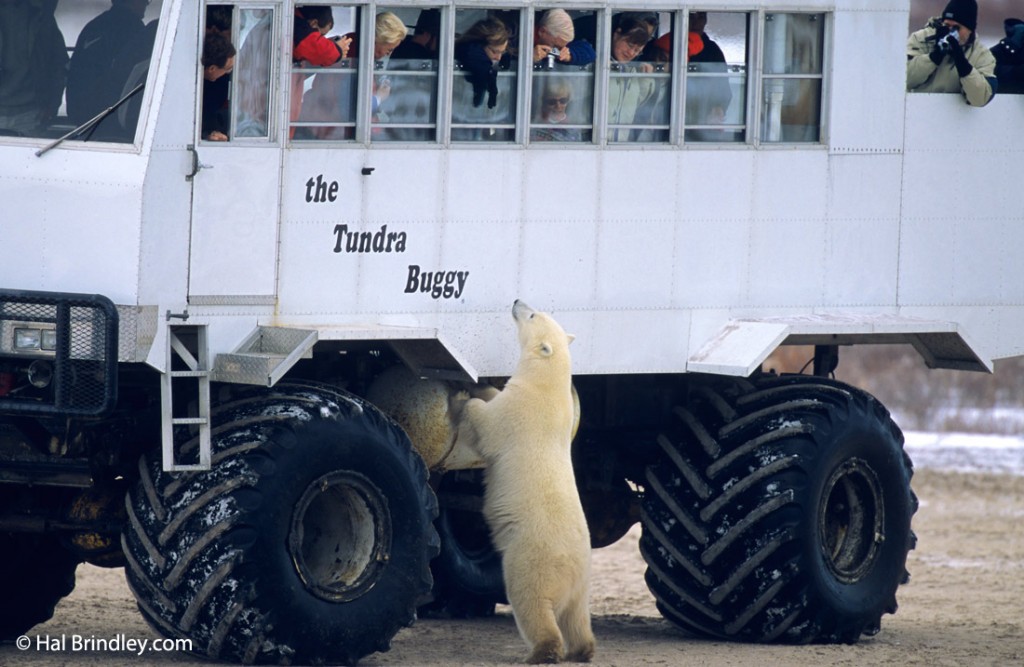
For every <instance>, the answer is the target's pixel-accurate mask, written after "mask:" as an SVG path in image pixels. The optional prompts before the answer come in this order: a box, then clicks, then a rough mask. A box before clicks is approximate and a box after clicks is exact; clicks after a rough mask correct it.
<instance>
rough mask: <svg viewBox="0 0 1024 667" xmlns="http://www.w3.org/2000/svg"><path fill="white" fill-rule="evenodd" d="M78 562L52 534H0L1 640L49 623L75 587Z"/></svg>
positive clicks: (12, 637)
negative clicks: (62, 600)
mask: <svg viewBox="0 0 1024 667" xmlns="http://www.w3.org/2000/svg"><path fill="white" fill-rule="evenodd" d="M78 563H79V560H78V558H76V557H75V556H74V555H73V554H72V553H71V552H70V551H68V550H67V549H66V548H64V546H63V545H61V543H60V541H59V540H58V539H57V538H56V537H54V536H52V535H39V534H25V533H0V600H4V603H3V604H0V640H9V639H14V638H16V637H19V636H21V635H23V634H25V633H26V632H27V631H28V630H29V629H30V628H32V627H33V626H35V625H38V624H40V623H44V622H46V621H48V620H50V618H52V617H53V610H54V608H56V606H57V603H58V602H59V601H60V600H61V599H62V598H64V597H66V596H68V595H70V594H71V591H73V590H74V588H75V569H76V568H77V567H78Z"/></svg>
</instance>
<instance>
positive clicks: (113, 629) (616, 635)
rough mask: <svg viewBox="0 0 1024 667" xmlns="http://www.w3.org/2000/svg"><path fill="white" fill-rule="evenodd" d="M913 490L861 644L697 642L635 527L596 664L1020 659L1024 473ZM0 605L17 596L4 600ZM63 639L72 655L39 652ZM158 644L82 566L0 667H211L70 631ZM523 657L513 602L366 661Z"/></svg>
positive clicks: (601, 625) (604, 564)
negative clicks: (902, 537) (684, 627)
mask: <svg viewBox="0 0 1024 667" xmlns="http://www.w3.org/2000/svg"><path fill="white" fill-rule="evenodd" d="M914 489H915V491H916V492H917V494H918V496H919V497H920V500H921V508H920V510H919V511H918V513H917V515H916V517H915V520H914V529H915V531H916V533H917V535H918V545H917V549H916V550H915V551H913V552H911V554H910V562H909V569H910V571H911V575H912V579H911V582H910V583H909V584H908V585H906V586H903V587H902V588H901V589H900V594H899V604H900V609H899V612H897V614H896V615H895V616H886V617H885V618H884V619H883V622H882V632H881V633H879V634H878V635H876V636H875V637H872V638H865V639H863V640H862V641H861V642H860V643H858V644H856V645H853V646H846V645H842V646H760V645H738V644H727V643H719V642H710V641H702V640H697V639H693V638H690V637H687V636H685V635H683V634H682V633H681V632H679V631H677V630H675V629H674V627H673V626H671V625H670V624H668V623H667V622H666V621H663V620H662V619H661V618H660V616H659V615H658V612H657V610H656V609H655V607H654V603H653V601H652V598H651V597H650V595H649V594H648V592H647V588H646V585H645V584H644V581H643V571H644V564H643V561H642V559H641V558H640V556H639V554H638V552H637V548H636V542H637V540H638V538H639V531H638V530H636V529H634V531H633V532H631V533H630V534H628V535H627V536H626V537H625V538H623V539H622V540H620V541H619V542H618V543H616V544H614V545H612V546H611V547H607V548H605V549H600V550H598V551H595V552H594V565H595V573H594V582H593V604H592V612H593V615H594V630H595V633H596V635H597V639H598V652H597V656H596V657H595V660H594V663H593V664H594V665H598V666H607V667H612V666H622V667H635V666H647V665H682V664H686V665H710V666H712V667H726V666H731V665H758V666H761V665H858V666H859V665H894V666H895V665H900V666H902V665H927V666H928V667H943V666H946V665H949V666H958V667H959V666H961V665H972V666H974V665H998V666H1000V667H1001V666H1003V665H1022V664H1024V477H1021V476H1010V475H988V474H963V473H941V472H935V471H930V470H920V471H918V472H917V473H916V475H915V477H914ZM2 603H3V604H10V603H11V601H8V600H4V601H2ZM60 635H65V636H66V637H67V638H68V639H67V640H66V642H67V643H66V645H65V648H64V649H63V650H61V649H54V650H42V649H40V648H38V644H39V642H40V640H41V638H42V639H43V640H45V638H46V637H50V638H51V640H52V639H55V638H56V637H58V636H60ZM73 635H78V636H79V637H83V638H92V637H95V638H104V639H106V638H113V637H116V636H118V635H123V636H124V637H126V638H136V639H145V638H148V639H150V640H152V639H155V638H157V637H158V636H157V635H156V634H155V633H154V632H153V631H152V630H150V628H149V627H148V626H147V625H146V624H145V623H144V622H143V620H142V618H141V616H140V615H139V614H138V612H137V611H136V607H135V603H134V602H133V600H132V598H131V595H130V593H129V591H128V588H127V586H126V585H125V583H124V576H123V572H122V570H119V569H118V570H102V569H99V568H95V567H92V566H82V567H81V568H79V570H78V586H77V588H76V589H75V591H74V593H73V594H72V595H71V596H69V597H68V598H67V599H65V600H64V601H62V602H61V604H60V605H59V606H58V608H57V612H56V615H55V616H54V618H53V619H52V620H51V621H49V622H48V623H46V624H44V625H41V626H38V627H36V628H33V629H32V630H31V631H30V632H29V635H28V636H29V638H30V640H31V647H30V648H29V649H27V650H23V651H22V650H18V648H17V647H16V646H15V645H13V644H4V645H0V665H12V664H18V665H21V664H25V665H45V666H46V667H55V666H57V665H99V664H104V665H105V664H120V665H140V666H142V665H166V664H175V665H204V664H210V663H207V662H204V661H202V660H199V659H197V658H195V657H194V656H191V655H189V654H187V653H182V652H178V653H175V652H170V653H152V652H148V653H146V654H145V655H137V654H135V653H131V652H128V651H81V650H79V651H74V650H72V647H71V642H72V640H73V639H72V636H73ZM524 655H525V649H524V645H523V644H522V642H521V640H520V639H519V637H518V635H517V634H516V629H515V625H514V622H513V620H512V616H511V614H510V612H509V610H508V608H505V607H501V608H499V613H498V614H497V615H496V616H495V617H493V618H487V619H478V620H471V621H446V620H421V621H419V622H418V623H417V624H416V625H415V626H414V627H412V628H410V629H407V630H403V631H402V632H399V634H398V635H397V636H396V638H395V640H394V644H393V647H392V649H391V651H390V652H388V653H383V654H375V655H372V656H369V657H367V658H366V659H364V660H363V661H362V662H361V663H360V664H362V665H423V666H426V665H510V664H517V663H518V661H520V660H521V659H522V657H523V656H524Z"/></svg>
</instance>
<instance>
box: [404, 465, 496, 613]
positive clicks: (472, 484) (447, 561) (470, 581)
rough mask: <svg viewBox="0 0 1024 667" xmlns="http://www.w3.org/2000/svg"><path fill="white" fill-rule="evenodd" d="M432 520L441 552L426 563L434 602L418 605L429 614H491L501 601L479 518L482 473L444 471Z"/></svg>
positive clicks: (492, 551) (488, 543)
mask: <svg viewBox="0 0 1024 667" xmlns="http://www.w3.org/2000/svg"><path fill="white" fill-rule="evenodd" d="M437 494H438V501H439V503H440V510H439V512H438V516H437V521H435V522H434V525H435V526H436V527H437V533H438V536H439V537H440V538H441V552H440V553H439V554H438V555H437V558H435V559H434V560H433V562H431V564H430V569H431V572H432V573H433V575H434V600H433V601H432V602H431V603H430V604H428V605H425V606H424V607H423V608H422V609H421V613H422V614H424V615H429V616H446V617H450V618H473V617H480V616H492V615H493V614H494V606H495V605H496V604H498V603H502V604H506V603H507V602H508V598H507V597H506V596H505V581H504V578H503V575H502V570H501V554H499V553H498V551H497V550H496V549H495V548H494V544H493V543H492V542H491V535H490V531H489V529H488V528H487V524H486V522H485V521H484V518H483V514H482V507H483V471H482V470H461V471H455V472H449V473H447V474H446V475H445V476H444V477H443V478H442V479H441V483H440V484H439V485H438V490H437Z"/></svg>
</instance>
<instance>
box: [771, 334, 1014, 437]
mask: <svg viewBox="0 0 1024 667" xmlns="http://www.w3.org/2000/svg"><path fill="white" fill-rule="evenodd" d="M813 356H814V350H813V348H810V347H787V348H782V349H781V350H779V352H777V353H776V354H775V355H773V356H772V357H770V358H769V360H768V361H767V362H765V368H766V369H768V368H775V369H776V370H778V371H780V372H800V371H801V368H802V367H803V366H804V365H805V364H806V369H805V370H803V372H804V373H810V372H811V364H810V363H809V362H810V361H811V359H812V358H813ZM835 375H836V379H838V380H842V381H843V382H847V383H849V384H852V385H854V386H856V387H860V388H861V389H864V390H865V391H867V392H869V393H871V394H873V395H874V396H876V397H877V398H878V399H879V400H880V401H881V402H882V403H883V404H884V405H885V406H886V407H887V408H888V409H889V411H890V412H892V414H893V418H895V419H896V422H897V423H898V424H899V425H900V427H902V428H903V429H905V430H909V431H960V432H967V433H997V434H1000V435H1024V358H1015V359H1007V360H1003V361H998V362H996V365H995V372H994V373H991V374H989V373H973V372H966V371H949V370H933V369H930V368H928V367H927V366H925V364H924V360H923V359H921V357H920V355H919V354H917V352H915V351H914V349H913V348H912V347H910V346H909V345H858V346H854V347H841V348H840V349H839V367H838V368H837V369H836V374H835Z"/></svg>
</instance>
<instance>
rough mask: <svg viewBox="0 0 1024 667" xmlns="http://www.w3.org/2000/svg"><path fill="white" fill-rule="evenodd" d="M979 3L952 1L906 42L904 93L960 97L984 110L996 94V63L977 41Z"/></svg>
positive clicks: (969, 0) (964, 0) (973, 0)
mask: <svg viewBox="0 0 1024 667" xmlns="http://www.w3.org/2000/svg"><path fill="white" fill-rule="evenodd" d="M977 26H978V3H977V2H976V1H975V0H951V2H950V3H949V4H948V5H946V8H945V9H944V10H943V12H942V15H941V16H939V17H936V18H933V19H931V20H929V21H928V25H927V26H926V27H925V28H924V29H922V30H918V31H917V32H914V33H912V34H911V35H910V37H909V38H908V39H907V90H908V91H911V92H916V93H962V94H963V95H964V97H966V98H967V103H968V104H970V105H971V106H975V107H983V106H985V105H986V104H988V103H989V100H991V99H992V96H993V95H994V94H995V92H996V79H995V67H996V59H995V57H994V56H993V55H992V53H991V52H990V51H989V50H988V49H987V48H986V47H985V46H983V45H982V44H981V43H980V42H979V41H978V39H977V35H976V33H975V30H976V29H977Z"/></svg>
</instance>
